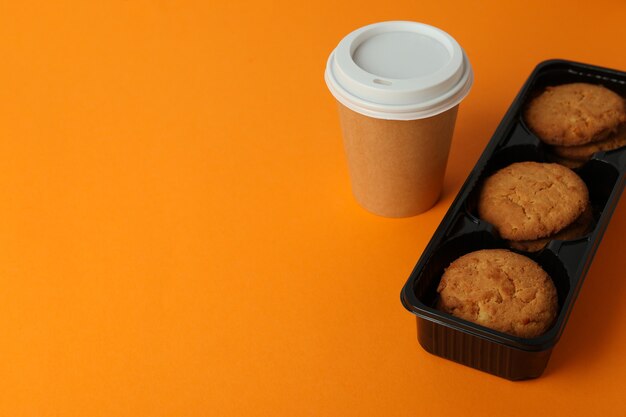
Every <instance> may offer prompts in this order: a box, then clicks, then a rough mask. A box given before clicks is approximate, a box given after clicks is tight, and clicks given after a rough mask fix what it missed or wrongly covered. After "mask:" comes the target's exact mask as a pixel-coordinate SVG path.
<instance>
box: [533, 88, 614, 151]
mask: <svg viewBox="0 0 626 417" xmlns="http://www.w3.org/2000/svg"><path fill="white" fill-rule="evenodd" d="M524 119H525V120H526V123H527V124H528V127H530V129H531V130H533V131H534V132H535V133H536V134H537V136H539V138H540V139H541V140H543V141H544V142H546V143H548V144H550V145H564V146H574V145H582V144H585V143H590V142H595V141H598V140H602V139H604V138H606V137H608V136H609V135H610V134H611V133H613V132H615V131H616V130H617V127H618V126H619V125H620V124H621V123H623V122H625V121H626V104H625V103H624V99H623V98H622V97H620V96H619V95H618V94H617V93H615V92H613V91H611V90H609V89H608V88H606V87H603V86H601V85H595V84H587V83H571V84H562V85H559V86H555V87H546V89H545V90H544V91H543V92H542V93H541V94H540V95H539V96H537V97H535V98H534V99H533V100H531V102H530V103H529V105H528V107H527V108H526V111H525V114H524Z"/></svg>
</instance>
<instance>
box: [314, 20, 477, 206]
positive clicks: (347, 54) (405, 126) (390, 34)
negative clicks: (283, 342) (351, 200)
mask: <svg viewBox="0 0 626 417" xmlns="http://www.w3.org/2000/svg"><path fill="white" fill-rule="evenodd" d="M325 79H326V84H327V85H328V88H329V89H330V91H331V93H332V94H333V96H334V97H335V98H336V99H337V101H338V102H339V115H340V120H341V126H342V131H343V138H344V145H345V150H346V156H347V159H348V167H349V172H350V179H351V183H352V192H353V194H354V196H355V198H356V200H357V201H358V202H359V203H360V204H361V205H362V206H363V207H364V208H365V209H367V210H368V211H371V212H373V213H375V214H379V215H382V216H386V217H408V216H413V215H416V214H419V213H422V212H424V211H426V210H428V209H429V208H431V207H432V206H433V205H434V204H435V203H436V201H437V199H438V198H439V195H440V193H441V188H442V184H443V177H444V174H445V169H446V164H447V160H448V154H449V150H450V143H451V140H452V134H453V131H454V124H455V121H456V114H457V109H458V106H459V103H460V102H461V100H463V98H465V96H466V95H467V93H468V92H469V90H470V88H471V85H472V82H473V73H472V68H471V66H470V63H469V61H468V59H467V57H466V55H465V52H464V51H463V49H462V48H461V46H460V45H459V44H458V43H457V42H456V41H455V40H454V39H453V38H452V37H451V36H450V35H448V34H447V33H445V32H443V31H442V30H440V29H437V28H435V27H432V26H429V25H425V24H422V23H416V22H403V21H394V22H382V23H376V24H373V25H369V26H365V27H363V28H360V29H358V30H356V31H354V32H352V33H350V34H349V35H348V36H346V37H345V38H344V39H343V40H342V41H341V42H340V43H339V45H338V46H337V48H336V49H335V50H334V51H333V52H332V53H331V55H330V57H329V59H328V63H327V66H326V72H325Z"/></svg>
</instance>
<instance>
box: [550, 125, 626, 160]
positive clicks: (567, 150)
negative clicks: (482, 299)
mask: <svg viewBox="0 0 626 417" xmlns="http://www.w3.org/2000/svg"><path fill="white" fill-rule="evenodd" d="M622 146H626V123H623V124H622V125H620V127H619V128H618V130H617V133H615V134H613V135H611V136H610V137H608V138H607V139H604V140H601V141H598V142H591V143H587V144H584V145H578V146H554V147H552V151H553V152H554V153H555V154H556V155H558V156H560V157H561V158H565V159H570V160H576V161H583V162H584V161H586V160H588V159H589V158H591V156H592V155H593V154H594V153H596V152H600V151H610V150H613V149H617V148H621V147H622Z"/></svg>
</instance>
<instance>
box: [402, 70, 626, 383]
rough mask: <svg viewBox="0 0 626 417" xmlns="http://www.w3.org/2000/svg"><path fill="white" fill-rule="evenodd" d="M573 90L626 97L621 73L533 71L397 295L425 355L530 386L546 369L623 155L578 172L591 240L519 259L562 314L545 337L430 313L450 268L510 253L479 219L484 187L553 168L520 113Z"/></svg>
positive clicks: (603, 157) (620, 185)
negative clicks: (496, 178) (551, 288)
mask: <svg viewBox="0 0 626 417" xmlns="http://www.w3.org/2000/svg"><path fill="white" fill-rule="evenodd" d="M571 82H587V83H594V84H602V85H604V86H605V87H607V88H610V89H611V90H613V91H615V92H617V93H618V94H620V95H621V96H622V97H626V73H624V72H620V71H615V70H610V69H606V68H600V67H596V66H592V65H587V64H581V63H576V62H571V61H565V60H550V61H545V62H542V63H541V64H539V65H538V66H537V67H536V68H535V70H534V71H533V72H532V74H531V75H530V77H529V78H528V80H527V81H526V83H525V84H524V86H523V87H522V89H521V91H520V92H519V93H518V95H517V97H516V98H515V100H514V101H513V104H512V105H511V107H510V108H509V110H508V112H507V113H506V115H505V116H504V118H503V120H502V122H501V123H500V125H499V126H498V129H497V130H496V132H495V133H494V135H493V137H492V138H491V140H490V141H489V143H488V144H487V147H486V148H485V151H484V152H483V154H482V155H481V157H480V159H479V160H478V162H477V163H476V166H475V167H474V169H473V170H472V172H471V173H470V175H469V177H468V178H467V180H466V181H465V184H464V185H463V187H462V188H461V190H460V191H459V193H458V195H457V197H456V199H455V200H454V202H453V203H452V205H451V206H450V209H449V210H448V212H447V214H446V215H445V217H444V218H443V220H442V221H441V224H440V225H439V227H438V228H437V230H436V231H435V234H434V235H433V237H432V239H431V240H430V243H429V244H428V246H427V247H426V249H425V250H424V253H423V254H422V256H421V258H420V259H419V261H418V262H417V265H416V266H415V268H414V269H413V272H412V273H411V275H410V277H409V279H408V281H407V282H406V284H405V285H404V288H403V289H402V293H401V299H402V304H403V305H404V306H405V307H406V309H407V310H409V311H410V312H412V313H413V314H415V315H416V316H417V336H418V340H419V342H420V344H421V345H422V346H423V347H424V349H426V350H427V351H428V352H431V353H433V354H435V355H438V356H442V357H444V358H447V359H450V360H453V361H456V362H459V363H462V364H464V365H468V366H471V367H473V368H477V369H480V370H482V371H485V372H489V373H491V374H494V375H498V376H500V377H504V378H507V379H511V380H519V379H528V378H535V377H538V376H540V375H541V374H542V372H543V370H544V369H545V367H546V365H547V363H548V359H549V358H550V354H551V353H552V349H553V348H554V346H555V344H556V343H557V341H558V340H559V338H560V336H561V334H562V332H563V329H564V328H565V324H566V323H567V319H568V317H569V314H570V312H571V311H572V307H573V305H574V302H575V300H576V297H577V296H578V292H579V291H580V287H581V285H582V283H583V281H584V278H585V275H586V274H587V271H588V269H589V266H590V265H591V261H592V259H593V257H594V255H595V252H596V250H597V248H598V245H599V244H600V240H601V239H602V235H603V234H604V231H605V230H606V227H607V225H608V223H609V220H610V218H611V215H612V214H613V211H614V210H615V207H616V205H617V202H618V200H619V198H620V195H621V193H622V191H623V189H624V184H625V173H626V148H620V149H616V150H613V151H607V152H598V153H596V154H595V155H594V156H593V157H592V158H591V160H590V161H588V162H587V163H586V164H585V165H584V166H582V167H581V168H579V169H576V170H575V171H576V172H577V173H578V175H580V177H581V178H582V179H583V180H584V181H585V183H586V184H587V187H588V188H589V197H590V200H591V204H592V207H593V213H594V227H593V229H592V231H591V232H590V233H589V234H587V235H586V236H584V237H582V238H579V239H575V240H567V241H561V240H552V241H550V243H548V245H547V246H546V247H545V248H544V249H543V250H542V251H540V252H537V253H527V252H523V251H516V252H518V253H522V254H524V255H525V256H528V257H530V258H531V259H534V260H535V261H536V262H537V263H538V264H539V265H541V267H542V268H543V269H544V270H545V271H546V272H547V273H548V274H549V275H550V276H551V277H552V279H553V281H554V283H555V285H556V288H557V293H558V298H559V310H558V316H557V319H556V321H555V323H554V325H553V326H552V327H551V328H550V330H548V331H547V332H546V333H545V334H543V335H542V336H540V337H537V338H533V339H524V338H519V337H515V336H511V335H508V334H505V333H501V332H498V331H495V330H491V329H488V328H486V327H483V326H481V325H478V324H474V323H471V322H468V321H465V320H462V319H459V318H456V317H453V316H452V315H449V314H447V313H444V312H442V311H439V310H437V309H435V307H434V305H435V302H436V298H437V292H436V289H437V285H438V284H439V280H440V278H441V275H442V274H443V271H444V268H446V267H447V266H448V265H449V264H450V262H452V261H453V260H455V259H457V258H458V257H460V256H462V255H464V254H466V253H469V252H472V251H475V250H479V249H488V248H507V246H506V244H505V242H504V241H503V240H502V239H501V238H500V237H499V236H498V234H497V232H496V231H495V230H494V228H493V226H492V225H491V224H489V223H487V222H485V221H483V220H481V219H480V218H478V215H477V213H476V200H477V195H478V192H479V190H480V186H481V183H482V180H483V179H484V178H486V177H487V176H489V175H490V174H492V173H493V172H495V171H496V170H498V169H500V168H503V167H505V166H507V165H509V164H512V163H514V162H520V161H538V162H544V161H545V162H550V159H549V155H550V153H549V149H548V147H547V146H546V145H545V144H543V142H541V141H540V140H539V139H538V138H537V137H536V136H535V135H534V134H533V133H532V132H531V131H530V129H528V127H527V126H526V125H525V123H524V121H523V118H522V112H523V109H524V106H525V104H526V103H527V102H528V99H529V97H532V94H534V93H536V92H537V91H539V90H541V89H542V88H543V87H545V86H547V85H558V84H565V83H571Z"/></svg>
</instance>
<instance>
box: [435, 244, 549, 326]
mask: <svg viewBox="0 0 626 417" xmlns="http://www.w3.org/2000/svg"><path fill="white" fill-rule="evenodd" d="M437 292H438V293H439V300H438V303H437V308H438V309H440V310H442V311H444V312H446V313H449V314H452V315H453V316H455V317H459V318H461V319H464V320H468V321H471V322H473V323H477V324H480V325H483V326H485V327H489V328H491V329H494V330H498V331H501V332H504V333H508V334H512V335H514V336H518V337H525V338H531V337H537V336H539V335H541V334H543V333H545V331H546V330H548V329H549V328H550V326H551V325H552V323H553V322H554V319H555V317H556V313H557V308H558V299H557V293H556V288H555V287H554V283H553V282H552V279H550V277H549V276H548V274H547V273H546V272H545V271H544V270H543V269H541V267H540V266H539V265H538V264H537V263H535V262H534V261H532V260H531V259H529V258H527V257H525V256H522V255H519V254H517V253H514V252H511V251H508V250H505V249H486V250H479V251H476V252H472V253H468V254H467V255H464V256H461V257H460V258H458V259H457V260H455V261H454V262H452V263H451V264H450V266H448V268H446V270H445V272H444V274H443V276H442V277H441V281H440V282H439V286H438V287H437Z"/></svg>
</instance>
